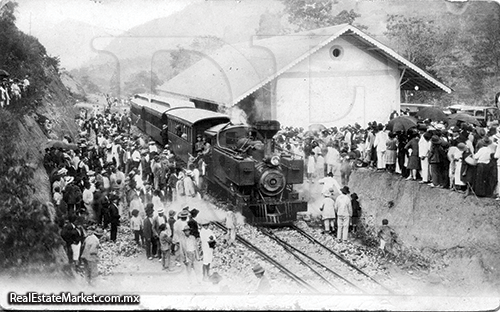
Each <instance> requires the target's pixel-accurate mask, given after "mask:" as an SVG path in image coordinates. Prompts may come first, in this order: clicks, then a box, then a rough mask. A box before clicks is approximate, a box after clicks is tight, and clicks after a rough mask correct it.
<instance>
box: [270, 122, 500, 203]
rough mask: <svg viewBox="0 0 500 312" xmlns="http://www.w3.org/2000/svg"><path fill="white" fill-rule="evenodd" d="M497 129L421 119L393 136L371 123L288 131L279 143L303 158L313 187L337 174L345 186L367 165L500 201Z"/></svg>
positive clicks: (381, 127) (381, 126) (499, 148)
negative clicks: (365, 125)
mask: <svg viewBox="0 0 500 312" xmlns="http://www.w3.org/2000/svg"><path fill="white" fill-rule="evenodd" d="M497 126H498V123H497V122H493V123H492V124H490V125H489V126H488V127H479V126H475V125H473V124H470V123H467V122H462V121H460V120H459V121H457V123H456V124H455V125H453V126H451V125H448V123H447V122H443V121H439V122H436V121H432V120H430V119H425V120H419V121H418V123H417V125H416V127H412V128H409V129H407V130H405V131H397V132H393V131H391V130H390V129H391V127H390V125H389V124H386V125H384V124H381V123H377V122H376V121H373V122H370V123H369V124H368V127H367V128H362V127H361V126H360V125H359V124H355V125H354V126H351V125H348V126H345V127H342V128H340V129H337V127H332V128H330V129H326V128H322V129H319V130H309V131H304V129H302V128H290V127H288V128H285V129H284V130H282V131H281V132H280V133H279V134H278V138H277V141H278V145H279V147H280V148H281V149H282V150H284V151H287V152H289V153H292V154H294V155H297V156H299V157H302V158H303V159H304V160H305V164H306V166H305V171H306V175H307V178H308V180H309V181H310V182H311V183H314V182H315V181H317V180H318V179H322V178H323V177H325V176H326V175H327V174H329V173H333V174H334V175H336V173H337V172H338V171H340V176H341V185H342V186H346V185H348V184H349V176H350V174H351V172H352V171H353V170H355V169H356V168H360V167H367V168H370V169H376V170H377V171H379V172H382V171H388V172H390V173H394V174H400V175H401V176H402V177H403V178H405V179H406V180H413V181H416V180H419V183H422V184H427V185H428V186H429V187H436V188H446V189H451V190H453V191H458V192H463V193H465V194H466V195H469V194H475V195H476V196H478V197H493V196H496V199H500V197H499V196H500V195H499V194H500V191H499V189H498V186H499V184H498V180H499V179H500V176H499V174H498V172H499V170H498V169H497V160H498V158H500V147H498V145H499V144H498V140H499V139H500V134H499V133H498V131H497ZM499 165H500V163H499Z"/></svg>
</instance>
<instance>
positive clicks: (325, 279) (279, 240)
mask: <svg viewBox="0 0 500 312" xmlns="http://www.w3.org/2000/svg"><path fill="white" fill-rule="evenodd" d="M260 230H261V232H262V234H264V235H266V236H267V237H269V238H270V239H272V240H274V241H275V242H277V243H278V244H280V245H281V246H282V247H283V248H284V249H285V250H286V251H288V252H289V253H290V254H291V255H292V256H294V257H295V258H296V259H297V260H299V261H300V263H302V264H303V265H305V266H306V267H308V268H309V269H310V270H311V271H313V272H314V273H315V274H316V275H318V276H319V277H320V278H321V279H322V280H323V281H324V282H325V283H327V284H328V285H330V286H331V287H333V288H334V289H336V290H337V291H339V292H340V289H338V288H337V287H335V285H333V284H332V283H330V281H329V280H328V279H327V278H326V277H324V276H323V275H321V273H319V272H318V271H317V270H315V269H314V268H313V267H311V266H310V265H309V264H307V263H306V262H305V261H304V259H302V258H301V257H299V256H298V255H297V254H296V253H294V252H293V251H297V250H296V248H295V247H293V246H291V245H289V244H288V243H286V242H284V241H282V240H281V239H279V238H278V237H276V235H274V234H273V233H270V232H267V231H265V230H262V229H260ZM299 252H300V251H299ZM301 254H302V253H301ZM303 255H304V254H303ZM316 264H318V263H316Z"/></svg>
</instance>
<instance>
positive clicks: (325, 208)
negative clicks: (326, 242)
mask: <svg viewBox="0 0 500 312" xmlns="http://www.w3.org/2000/svg"><path fill="white" fill-rule="evenodd" d="M333 195H334V190H333V188H330V189H329V190H328V193H327V194H323V196H324V197H325V198H324V199H323V201H322V202H321V207H320V208H319V210H320V211H321V213H322V217H323V224H324V225H325V230H324V231H322V232H321V234H325V233H329V234H333V229H334V227H335V226H334V220H335V201H334V200H333V198H332V197H333Z"/></svg>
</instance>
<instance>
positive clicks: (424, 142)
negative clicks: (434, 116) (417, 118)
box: [418, 131, 432, 184]
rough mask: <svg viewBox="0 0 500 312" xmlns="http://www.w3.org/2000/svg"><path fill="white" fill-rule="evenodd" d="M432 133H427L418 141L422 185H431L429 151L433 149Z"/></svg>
mask: <svg viewBox="0 0 500 312" xmlns="http://www.w3.org/2000/svg"><path fill="white" fill-rule="evenodd" d="M431 138H432V133H431V132H429V131H426V132H425V133H424V134H423V135H422V136H421V137H420V139H419V141H418V157H420V166H421V168H422V169H421V171H420V175H421V176H422V181H420V182H419V183H420V184H423V183H429V155H428V154H429V150H430V148H431Z"/></svg>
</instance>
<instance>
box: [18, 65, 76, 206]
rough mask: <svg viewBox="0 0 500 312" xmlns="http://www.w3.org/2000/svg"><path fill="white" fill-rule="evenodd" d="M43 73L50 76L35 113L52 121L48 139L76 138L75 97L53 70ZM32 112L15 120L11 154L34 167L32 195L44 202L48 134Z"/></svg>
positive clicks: (47, 183) (47, 187)
mask: <svg viewBox="0 0 500 312" xmlns="http://www.w3.org/2000/svg"><path fill="white" fill-rule="evenodd" d="M47 75H48V76H49V77H50V78H51V79H50V81H51V83H50V84H49V85H48V86H47V88H46V92H45V95H44V97H43V99H42V103H41V105H40V106H39V107H38V108H37V109H36V112H35V113H36V114H39V115H43V116H45V117H46V118H48V119H50V120H51V121H52V124H53V129H52V134H51V135H50V137H51V138H54V139H56V138H57V139H62V138H63V136H64V135H70V136H71V137H73V138H76V136H77V134H78V132H77V131H78V130H77V125H76V123H75V122H74V118H75V115H76V114H78V110H76V109H75V108H74V107H73V104H74V103H75V100H74V98H73V97H72V96H71V95H70V93H69V92H68V90H67V88H66V87H65V86H64V84H63V83H62V82H61V80H60V78H59V76H58V74H57V73H55V72H54V71H53V70H49V69H47ZM36 114H34V113H33V114H27V115H25V116H23V117H21V118H20V119H18V120H17V128H18V129H17V131H16V133H17V135H16V137H15V141H16V144H15V154H16V155H17V156H19V157H21V158H25V159H27V161H28V162H29V163H32V164H33V165H35V166H36V171H35V176H34V181H33V182H34V185H35V186H36V192H35V194H34V196H33V198H34V199H36V200H39V201H41V202H47V201H49V200H50V197H51V194H50V185H49V177H48V175H47V173H46V171H45V168H44V167H43V157H44V150H45V147H46V146H47V142H48V139H49V135H47V134H46V133H45V132H44V131H43V130H42V128H43V126H42V125H40V124H39V123H38V122H37V121H36V120H35V116H36Z"/></svg>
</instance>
